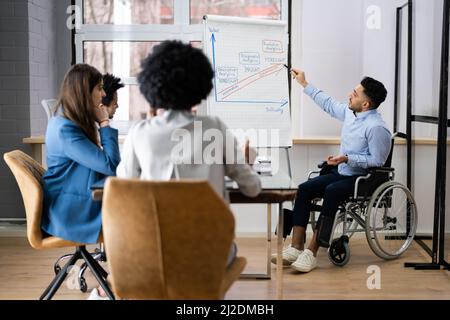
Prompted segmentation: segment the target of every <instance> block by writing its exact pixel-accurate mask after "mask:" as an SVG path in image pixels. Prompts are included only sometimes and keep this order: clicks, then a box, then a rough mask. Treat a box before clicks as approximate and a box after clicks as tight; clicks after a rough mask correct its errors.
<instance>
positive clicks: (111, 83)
mask: <svg viewBox="0 0 450 320" xmlns="http://www.w3.org/2000/svg"><path fill="white" fill-rule="evenodd" d="M123 87H125V85H124V84H123V83H120V78H116V77H114V76H113V75H112V74H109V73H107V74H105V75H104V76H103V90H104V91H105V93H106V96H105V97H103V99H102V104H103V105H105V106H109V104H110V103H111V102H112V101H113V99H114V94H115V93H116V92H117V90H119V89H120V88H123Z"/></svg>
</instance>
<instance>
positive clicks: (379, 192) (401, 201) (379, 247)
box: [365, 181, 417, 260]
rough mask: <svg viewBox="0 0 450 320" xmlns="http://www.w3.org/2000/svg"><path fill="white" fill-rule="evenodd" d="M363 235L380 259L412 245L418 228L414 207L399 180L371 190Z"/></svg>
mask: <svg viewBox="0 0 450 320" xmlns="http://www.w3.org/2000/svg"><path fill="white" fill-rule="evenodd" d="M365 222H366V237H367V242H368V243H369V246H370V248H371V249H372V251H373V252H374V253H375V254H376V255H377V256H379V257H380V258H382V259H385V260H391V259H395V258H397V257H399V256H400V255H401V254H402V253H403V252H405V251H406V250H407V249H408V248H409V246H410V245H411V243H412V241H413V239H414V235H415V234H416V229H417V207H416V203H415V201H414V198H413V196H412V194H411V192H410V191H409V190H408V188H406V187H405V186H404V185H402V184H401V183H398V182H395V181H388V182H385V183H383V184H382V185H381V186H379V187H378V188H377V189H376V190H375V192H374V193H373V195H372V197H371V199H370V201H369V204H368V206H367V214H366V221H365Z"/></svg>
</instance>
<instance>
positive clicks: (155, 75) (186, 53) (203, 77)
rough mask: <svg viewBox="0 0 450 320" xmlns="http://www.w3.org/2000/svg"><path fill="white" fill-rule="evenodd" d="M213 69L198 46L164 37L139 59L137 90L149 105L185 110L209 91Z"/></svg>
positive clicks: (197, 102)
mask: <svg viewBox="0 0 450 320" xmlns="http://www.w3.org/2000/svg"><path fill="white" fill-rule="evenodd" d="M213 76H214V71H213V69H212V67H211V63H210V62H209V60H208V58H207V57H206V56H205V55H204V54H203V52H202V51H201V50H200V49H197V48H193V47H192V46H191V45H189V44H184V43H182V42H181V41H164V42H163V43H161V44H160V45H158V46H156V47H155V48H154V50H153V53H151V54H150V55H149V56H148V57H147V58H146V59H144V61H143V62H142V71H141V72H140V73H139V75H138V81H139V85H140V90H141V93H142V94H143V95H144V97H145V98H146V99H147V101H148V102H149V103H150V105H151V106H152V107H153V108H164V109H174V110H189V109H190V108H192V107H194V106H195V105H197V104H199V103H200V102H201V101H202V100H203V99H205V98H206V97H207V96H208V94H209V92H210V91H211V89H212V87H213V85H212V79H213Z"/></svg>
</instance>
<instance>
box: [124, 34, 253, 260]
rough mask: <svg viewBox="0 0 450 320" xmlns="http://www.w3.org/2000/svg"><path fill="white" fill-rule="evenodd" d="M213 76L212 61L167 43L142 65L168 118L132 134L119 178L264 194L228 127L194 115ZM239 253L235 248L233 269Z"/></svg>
mask: <svg viewBox="0 0 450 320" xmlns="http://www.w3.org/2000/svg"><path fill="white" fill-rule="evenodd" d="M213 76H214V72H213V70H212V67H211V64H210V62H209V60H208V58H207V57H206V56H205V55H204V54H203V52H202V51H201V50H199V49H196V48H193V47H192V46H190V45H189V44H183V43H182V42H180V41H165V42H163V43H162V44H160V45H158V46H157V47H155V48H154V51H153V53H152V54H150V55H149V56H148V57H147V58H146V59H145V60H144V61H143V63H142V72H141V73H140V74H139V76H138V81H139V85H140V90H141V93H142V94H143V95H144V97H145V98H146V100H147V101H148V102H149V104H150V106H151V108H152V109H154V110H156V109H164V110H165V112H163V113H160V114H159V115H157V116H154V117H153V118H151V119H149V120H142V121H140V122H138V123H136V125H134V126H133V127H132V128H131V129H130V131H129V133H128V136H127V138H126V140H125V144H124V147H123V153H122V162H121V163H120V164H119V167H118V168H117V175H118V176H119V177H126V178H133V177H139V178H141V179H148V180H169V179H174V178H194V179H205V180H209V182H210V184H211V186H212V187H213V189H214V190H215V191H216V192H217V193H218V194H219V195H221V196H223V197H224V198H226V197H227V195H226V189H225V182H224V177H225V176H228V177H229V178H231V179H232V180H234V181H236V182H237V184H238V185H239V188H240V190H241V191H242V193H244V194H245V195H247V196H249V197H255V196H257V195H258V194H259V192H260V190H261V182H260V179H259V176H258V175H257V174H256V173H255V172H254V171H253V170H252V168H251V167H250V166H249V165H248V164H246V161H244V155H243V154H242V151H241V149H240V147H239V145H238V143H237V140H236V138H235V137H234V136H233V135H232V134H231V133H230V131H229V130H227V127H226V126H225V124H224V123H223V122H222V121H221V120H220V119H219V118H217V117H208V116H197V115H195V114H194V113H193V112H192V108H193V107H195V106H196V105H198V104H199V103H200V102H201V101H202V100H203V99H205V98H206V97H207V96H208V94H209V93H210V91H211V89H212V87H213V86H212V79H213ZM211 141H212V142H211ZM211 145H213V147H211ZM205 155H206V156H205ZM199 196H201V195H199ZM199 201H201V200H199ZM236 251H237V249H236V245H235V244H233V246H232V247H231V249H230V253H229V256H228V261H227V263H228V265H229V264H230V263H231V262H232V261H233V259H234V257H235V256H236Z"/></svg>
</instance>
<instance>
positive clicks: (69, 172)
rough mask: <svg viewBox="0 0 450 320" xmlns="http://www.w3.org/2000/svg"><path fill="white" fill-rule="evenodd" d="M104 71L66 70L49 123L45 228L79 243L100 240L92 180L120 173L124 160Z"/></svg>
mask: <svg viewBox="0 0 450 320" xmlns="http://www.w3.org/2000/svg"><path fill="white" fill-rule="evenodd" d="M104 96H105V92H104V91H103V81H102V75H101V74H100V72H99V71H98V70H96V69H95V68H93V67H91V66H89V65H86V64H78V65H74V66H73V67H72V68H71V69H70V70H69V71H68V73H67V74H66V76H65V78H64V81H63V84H62V87H61V92H60V96H59V100H58V103H57V109H56V111H55V117H52V118H51V120H50V121H49V123H48V126H47V133H46V136H45V145H46V151H47V166H48V170H47V172H46V173H45V175H44V177H43V180H44V208H43V216H42V224H41V227H42V229H43V230H44V231H45V232H46V233H48V234H50V235H53V236H57V237H60V238H63V239H66V240H71V241H75V242H80V243H97V240H98V237H99V234H100V230H101V225H102V222H101V212H100V210H101V203H100V202H95V201H93V200H92V191H91V186H92V184H94V183H96V182H97V181H99V180H101V179H104V178H105V177H106V176H112V175H115V174H116V167H117V165H118V164H119V162H120V154H119V145H118V131H117V130H116V129H113V128H111V127H110V126H109V116H108V111H107V109H106V107H105V106H103V105H102V104H101V101H102V98H103V97H104Z"/></svg>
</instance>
